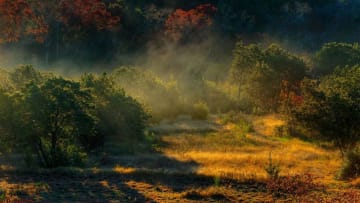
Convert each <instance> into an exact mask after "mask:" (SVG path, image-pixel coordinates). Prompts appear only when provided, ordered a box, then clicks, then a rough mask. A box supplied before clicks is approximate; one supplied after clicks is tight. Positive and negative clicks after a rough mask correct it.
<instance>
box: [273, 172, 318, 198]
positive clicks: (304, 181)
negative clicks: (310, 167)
mask: <svg viewBox="0 0 360 203" xmlns="http://www.w3.org/2000/svg"><path fill="white" fill-rule="evenodd" d="M266 188H267V190H268V191H269V192H270V193H271V194H272V196H273V198H279V197H289V196H290V197H291V198H293V199H294V200H296V202H299V200H300V199H301V198H304V197H305V196H306V195H307V194H309V193H310V192H313V191H316V190H324V187H323V186H321V185H319V184H317V183H315V182H314V177H313V176H312V175H310V174H303V175H295V176H284V177H279V178H277V179H270V180H269V181H268V182H267V185H266Z"/></svg>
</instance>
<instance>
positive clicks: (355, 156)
mask: <svg viewBox="0 0 360 203" xmlns="http://www.w3.org/2000/svg"><path fill="white" fill-rule="evenodd" d="M340 176H341V178H343V179H349V178H356V177H359V176H360V147H357V148H355V149H354V150H351V151H349V152H348V153H347V154H346V160H345V162H344V164H343V167H342V169H341V172H340Z"/></svg>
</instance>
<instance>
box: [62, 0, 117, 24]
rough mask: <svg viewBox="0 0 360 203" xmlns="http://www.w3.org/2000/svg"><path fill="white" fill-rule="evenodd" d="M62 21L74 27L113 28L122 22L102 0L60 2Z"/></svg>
mask: <svg viewBox="0 0 360 203" xmlns="http://www.w3.org/2000/svg"><path fill="white" fill-rule="evenodd" d="M58 18H59V20H60V22H62V23H64V24H65V25H67V26H69V27H72V28H78V29H79V28H80V27H83V26H85V27H91V26H94V27H95V28H96V29H97V30H104V29H111V28H112V27H114V26H115V25H117V24H118V23H119V22H120V18H119V17H118V16H112V15H111V13H110V12H109V11H108V10H107V9H106V6H105V4H104V3H103V2H102V1H101V0H62V1H61V2H60V4H59V16H58Z"/></svg>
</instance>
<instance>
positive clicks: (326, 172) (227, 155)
mask: <svg viewBox="0 0 360 203" xmlns="http://www.w3.org/2000/svg"><path fill="white" fill-rule="evenodd" d="M241 119H242V120H239V119H229V118H226V117H222V116H212V117H210V118H209V120H207V121H191V120H190V118H188V117H181V118H179V119H177V120H174V121H164V122H162V123H161V124H160V125H158V126H155V127H154V128H152V129H151V130H153V131H155V132H156V133H157V134H158V136H159V138H160V139H161V142H162V144H161V145H159V146H157V151H156V152H153V153H146V154H136V155H108V156H106V157H102V158H101V159H100V160H101V164H100V165H99V166H97V167H89V168H86V169H79V168H58V169H51V170H45V169H36V170H33V169H27V168H24V167H21V166H20V165H19V163H20V162H21V161H20V159H19V161H16V160H17V158H16V157H11V158H7V159H5V158H2V160H1V161H2V171H1V173H0V188H1V189H0V198H1V199H2V200H23V202H26V201H25V200H28V202H274V200H276V202H295V201H298V202H318V201H323V202H357V201H359V202H360V189H359V188H360V179H358V180H351V181H350V180H349V181H341V180H338V179H337V178H336V176H337V173H338V171H339V169H340V167H341V162H342V160H341V157H340V154H339V152H338V151H337V149H336V148H333V147H331V146H329V145H326V143H325V144H324V143H319V142H310V141H309V140H306V139H301V138H296V137H293V136H289V135H286V134H285V135H284V133H280V132H281V130H279V129H282V127H281V126H283V125H284V124H285V121H284V119H283V118H281V116H279V115H267V116H251V117H250V116H246V115H243V116H241ZM280 134H281V135H280ZM270 157H271V160H272V162H273V163H275V164H276V165H278V167H279V168H280V176H284V177H288V176H290V177H291V176H294V175H296V174H300V175H303V174H311V177H312V179H313V181H314V182H315V183H316V184H317V185H319V186H321V187H319V188H321V189H319V190H318V188H317V189H316V191H312V192H309V193H306V194H305V195H303V196H296V195H291V194H289V195H285V196H279V197H278V196H275V195H274V193H272V192H271V191H270V190H269V188H268V187H267V186H268V182H269V177H268V174H267V172H266V171H265V168H266V167H267V166H268V165H269V158H270ZM9 159H10V160H11V162H9V161H6V160H9ZM9 163H12V164H9ZM14 163H18V164H14ZM314 196H315V197H314ZM337 198H338V199H337Z"/></svg>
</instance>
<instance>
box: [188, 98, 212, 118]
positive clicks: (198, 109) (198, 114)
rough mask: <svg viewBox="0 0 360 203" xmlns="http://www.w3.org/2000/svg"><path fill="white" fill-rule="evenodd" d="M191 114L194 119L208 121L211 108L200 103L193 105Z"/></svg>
mask: <svg viewBox="0 0 360 203" xmlns="http://www.w3.org/2000/svg"><path fill="white" fill-rule="evenodd" d="M190 114H191V118H192V119H197V120H206V119H207V117H208V114H209V108H208V106H207V104H206V103H205V102H198V103H196V104H194V105H193V108H192V110H191V112H190Z"/></svg>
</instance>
